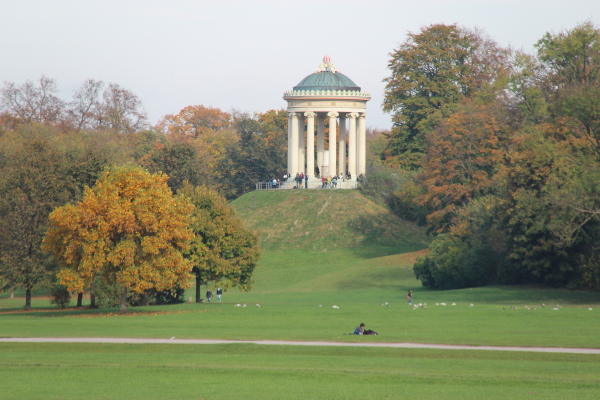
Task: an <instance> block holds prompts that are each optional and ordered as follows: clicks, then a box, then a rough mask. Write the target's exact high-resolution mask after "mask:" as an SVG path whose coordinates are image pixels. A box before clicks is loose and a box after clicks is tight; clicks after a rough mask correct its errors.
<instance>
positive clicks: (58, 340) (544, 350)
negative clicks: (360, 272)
mask: <svg viewBox="0 0 600 400" xmlns="http://www.w3.org/2000/svg"><path fill="white" fill-rule="evenodd" d="M0 342H12V343H15V342H35V343H124V344H165V343H166V344H227V343H252V344H263V345H287V346H340V347H396V348H405V349H445V350H496V351H533V352H539V353H578V354H600V349H584V348H570V347H514V346H463V345H449V344H425V343H346V342H299V341H284V340H215V339H177V338H173V339H139V338H0Z"/></svg>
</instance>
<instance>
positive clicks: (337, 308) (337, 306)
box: [331, 306, 339, 309]
mask: <svg viewBox="0 0 600 400" xmlns="http://www.w3.org/2000/svg"><path fill="white" fill-rule="evenodd" d="M331 308H337V309H339V307H338V306H331Z"/></svg>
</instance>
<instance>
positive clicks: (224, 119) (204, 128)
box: [157, 105, 231, 137]
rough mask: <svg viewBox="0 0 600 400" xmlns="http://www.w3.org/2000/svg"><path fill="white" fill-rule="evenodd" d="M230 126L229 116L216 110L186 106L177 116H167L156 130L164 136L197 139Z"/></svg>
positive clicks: (198, 106)
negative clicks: (204, 134)
mask: <svg viewBox="0 0 600 400" xmlns="http://www.w3.org/2000/svg"><path fill="white" fill-rule="evenodd" d="M230 126H231V115H230V114H229V113H226V112H224V111H221V110H220V109H218V108H213V107H204V106H202V105H197V106H187V107H185V108H183V109H181V111H179V113H177V114H167V115H165V116H164V117H163V118H162V120H161V121H160V122H159V123H158V125H157V128H158V129H159V130H160V131H162V132H163V133H165V134H170V135H182V136H191V137H198V136H200V135H202V134H203V133H206V132H209V131H217V130H220V129H224V128H228V127H230Z"/></svg>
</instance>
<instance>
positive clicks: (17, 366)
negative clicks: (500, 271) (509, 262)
mask: <svg viewBox="0 0 600 400" xmlns="http://www.w3.org/2000/svg"><path fill="white" fill-rule="evenodd" d="M269 196H272V197H269ZM277 196H278V197H277ZM298 196H300V197H302V198H303V199H304V200H299V199H298ZM338 202H340V203H341V204H346V206H345V207H347V208H344V207H341V206H340V207H335V204H337V203H338ZM326 203H327V205H326V206H325V208H324V204H326ZM299 204H301V205H302V206H301V207H300V206H299ZM349 204H352V207H354V209H355V210H361V213H362V214H364V215H361V216H359V217H356V215H353V214H351V213H349V211H348V210H350V208H348V207H350V205H349ZM234 205H235V206H236V208H238V212H239V213H240V215H242V216H243V217H244V220H245V221H246V222H247V223H248V224H249V225H250V226H252V227H253V228H255V229H260V231H261V235H262V238H263V242H265V241H266V242H267V244H266V245H265V253H264V257H263V260H262V261H261V263H260V265H259V266H258V267H257V269H256V271H255V277H254V279H255V286H254V289H253V290H252V291H251V292H249V293H239V292H237V291H229V292H227V293H225V295H224V296H223V298H224V302H223V303H220V304H219V303H210V304H206V303H202V304H179V305H172V306H150V307H139V308H131V309H130V311H131V312H130V313H128V314H127V315H126V316H119V315H118V314H117V313H116V309H113V310H89V309H83V310H77V309H69V310H66V311H59V310H57V309H56V308H55V307H51V306H50V305H49V303H48V300H47V298H45V297H43V296H40V297H35V298H34V299H33V303H32V304H33V307H34V308H35V311H33V312H24V311H23V310H22V307H23V304H24V299H23V298H22V297H20V296H21V295H22V294H21V293H20V292H17V296H19V298H17V299H12V300H11V299H8V298H7V297H8V294H7V293H0V336H2V337H37V336H45V337H79V336H85V337H148V338H170V337H173V336H175V337H177V338H213V339H242V340H244V339H245V340H260V339H273V340H278V339H279V340H308V341H317V340H319V341H321V340H325V341H348V342H365V341H366V342H418V343H446V344H471V345H500V346H564V347H589V348H600V340H599V336H598V332H600V315H599V314H598V313H599V312H600V295H599V294H597V293H584V292H573V291H566V290H556V289H545V288H536V287H500V286H499V287H485V288H473V289H463V290H452V291H432V290H428V289H425V288H422V287H421V286H420V283H419V282H418V281H416V280H415V278H414V274H413V272H412V268H411V266H412V264H413V263H414V260H415V259H416V257H417V256H418V255H420V254H421V255H422V254H424V253H423V252H424V249H425V248H426V245H427V242H428V238H427V237H426V236H425V235H424V233H423V231H422V229H420V228H418V227H415V226H413V225H411V224H408V223H406V222H404V221H401V220H398V219H397V218H395V217H394V216H392V215H389V213H388V214H387V215H386V211H385V210H384V209H381V208H378V206H376V205H374V204H373V203H371V202H369V201H367V200H366V199H364V198H362V197H361V196H360V195H359V194H358V193H357V192H355V191H338V192H335V193H331V191H310V193H308V194H305V193H298V191H288V192H283V191H281V192H269V193H267V192H255V199H254V203H253V202H252V198H251V195H246V196H244V197H242V198H240V199H238V200H237V201H236V202H235V204H234ZM330 207H331V209H330ZM323 209H324V210H329V212H328V217H327V218H324V219H321V215H323V213H321V214H319V215H318V216H317V217H314V218H308V217H306V214H309V215H310V214H312V215H316V214H318V211H319V210H323ZM273 210H277V213H274V212H272V211H273ZM369 215H371V216H373V220H372V221H371V222H368V220H369V218H371V217H368V216H369ZM332 221H334V222H332ZM366 221H367V222H366ZM373 221H375V222H373ZM273 224H280V225H281V226H279V227H278V228H273V227H272V226H273ZM352 227H354V228H352ZM305 232H309V234H308V235H306V234H305ZM310 232H316V233H315V234H316V235H317V236H318V238H319V240H318V241H311V240H310V236H311V233H310ZM267 238H268V239H267ZM409 288H410V289H413V292H414V296H413V299H414V302H416V303H427V308H426V309H423V308H419V309H417V310H413V308H412V307H410V306H408V305H407V304H406V300H405V297H404V296H405V294H406V292H407V290H408V289H409ZM191 293H192V290H190V292H189V295H191ZM385 302H388V303H389V304H390V307H389V308H388V307H385V306H381V303H385ZM441 302H445V303H446V304H447V306H445V307H444V306H436V305H435V304H436V303H441ZM453 302H455V303H456V304H457V305H456V306H451V305H450V304H451V303H453ZM236 303H240V304H247V305H248V307H246V308H242V307H234V304H236ZM257 303H259V304H260V305H261V307H256V306H255V304H257ZM471 303H473V305H474V306H473V307H469V305H470V304H471ZM542 303H545V304H546V307H541V304H542ZM334 304H335V305H337V306H339V307H340V308H339V309H333V308H332V307H331V306H332V305H334ZM319 305H322V306H323V307H319ZM556 305H559V306H561V307H560V309H559V310H553V309H552V308H554V307H555V306H556ZM511 306H513V307H516V309H513V308H511ZM525 306H529V308H530V309H529V310H527V309H526V308H525ZM534 307H535V308H536V309H535V310H533V308H534ZM588 308H592V311H590V310H588ZM360 322H365V323H366V324H367V328H371V329H374V330H376V331H378V332H379V333H380V335H379V336H353V335H343V334H344V333H349V332H351V331H352V330H353V329H354V327H355V326H357V325H358V324H359V323H360ZM0 354H2V357H1V361H0V363H1V364H2V371H3V372H2V375H1V376H2V382H4V383H6V382H8V383H9V384H8V385H6V384H3V385H2V387H3V388H2V390H0V399H48V398H52V399H59V398H60V399H87V398H89V399H125V398H127V399H131V398H144V399H153V398H161V399H170V398H177V399H199V398H202V399H225V398H227V399H229V398H232V399H237V398H240V399H255V398H256V399H298V398H303V399H305V398H311V399H312V398H315V399H317V398H318V399H337V398H339V399H341V398H345V399H347V398H365V399H386V398H387V399H396V398H404V397H410V398H416V399H425V398H448V399H452V398H460V399H471V398H472V399H479V398H482V397H487V398H493V399H496V398H497V399H500V398H532V399H552V398H556V399H558V398H560V399H564V398H573V399H587V398H589V399H592V398H598V393H600V380H599V379H598V376H600V371H599V369H600V356H597V355H582V354H536V353H529V352H525V353H522V352H519V353H517V352H497V351H459V350H425V349H423V350H415V349H393V348H338V347H335V348H334V347H314V348H312V347H304V346H302V347H300V346H261V345H252V344H226V345H112V344H111V345H108V344H75V343H74V344H58V343H46V344H42V343H10V344H9V343H0Z"/></svg>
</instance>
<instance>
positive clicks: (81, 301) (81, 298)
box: [77, 292, 83, 307]
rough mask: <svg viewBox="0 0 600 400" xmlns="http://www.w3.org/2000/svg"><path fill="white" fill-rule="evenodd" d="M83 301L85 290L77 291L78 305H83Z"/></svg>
mask: <svg viewBox="0 0 600 400" xmlns="http://www.w3.org/2000/svg"><path fill="white" fill-rule="evenodd" d="M81 303H83V292H81V293H77V307H81Z"/></svg>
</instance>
